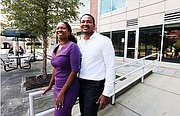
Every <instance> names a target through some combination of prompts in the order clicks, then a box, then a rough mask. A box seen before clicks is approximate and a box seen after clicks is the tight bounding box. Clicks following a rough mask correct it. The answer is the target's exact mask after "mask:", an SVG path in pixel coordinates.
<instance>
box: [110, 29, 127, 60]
mask: <svg viewBox="0 0 180 116" xmlns="http://www.w3.org/2000/svg"><path fill="white" fill-rule="evenodd" d="M124 42H125V31H113V32H112V43H113V46H114V49H115V55H116V56H121V57H123V56H124Z"/></svg>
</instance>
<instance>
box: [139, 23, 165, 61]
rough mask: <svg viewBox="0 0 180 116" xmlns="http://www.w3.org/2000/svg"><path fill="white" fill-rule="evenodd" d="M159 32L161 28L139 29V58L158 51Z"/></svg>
mask: <svg viewBox="0 0 180 116" xmlns="http://www.w3.org/2000/svg"><path fill="white" fill-rule="evenodd" d="M161 31H162V26H154V27H145V28H140V29H139V48H138V57H139V58H141V57H144V56H147V55H150V54H153V53H157V52H159V51H160V48H161Z"/></svg>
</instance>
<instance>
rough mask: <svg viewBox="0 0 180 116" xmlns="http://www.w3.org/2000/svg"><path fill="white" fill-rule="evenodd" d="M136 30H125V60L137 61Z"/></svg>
mask: <svg viewBox="0 0 180 116" xmlns="http://www.w3.org/2000/svg"><path fill="white" fill-rule="evenodd" d="M138 34H139V33H138V29H133V30H126V54H125V56H126V58H133V59H137V53H138Z"/></svg>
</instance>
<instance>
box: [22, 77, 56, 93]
mask: <svg viewBox="0 0 180 116" xmlns="http://www.w3.org/2000/svg"><path fill="white" fill-rule="evenodd" d="M51 76H52V74H48V75H47V78H46V79H43V78H42V75H38V76H30V77H26V80H25V82H24V84H23V87H25V89H26V91H27V90H32V89H37V88H41V87H45V86H48V85H49V82H50V80H51Z"/></svg>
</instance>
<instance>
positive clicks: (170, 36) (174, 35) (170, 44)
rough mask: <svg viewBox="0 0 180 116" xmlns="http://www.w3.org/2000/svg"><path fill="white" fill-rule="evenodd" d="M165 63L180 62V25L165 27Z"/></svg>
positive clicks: (163, 57)
mask: <svg viewBox="0 0 180 116" xmlns="http://www.w3.org/2000/svg"><path fill="white" fill-rule="evenodd" d="M164 30H165V31H164V43H163V56H162V60H163V61H169V62H180V23H177V24H169V25H165V29H164Z"/></svg>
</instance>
